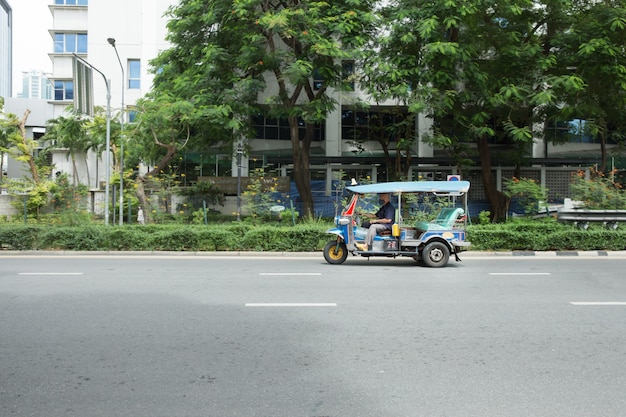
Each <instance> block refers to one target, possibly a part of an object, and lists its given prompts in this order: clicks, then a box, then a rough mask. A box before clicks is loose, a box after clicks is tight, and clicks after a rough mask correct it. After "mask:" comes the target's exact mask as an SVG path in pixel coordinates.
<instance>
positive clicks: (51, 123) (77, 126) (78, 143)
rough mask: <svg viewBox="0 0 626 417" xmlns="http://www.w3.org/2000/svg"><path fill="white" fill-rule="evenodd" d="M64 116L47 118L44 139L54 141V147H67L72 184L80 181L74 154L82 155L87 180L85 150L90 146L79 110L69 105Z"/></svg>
mask: <svg viewBox="0 0 626 417" xmlns="http://www.w3.org/2000/svg"><path fill="white" fill-rule="evenodd" d="M66 113H67V117H66V116H59V117H57V118H56V119H52V120H48V122H47V126H46V135H45V137H44V139H46V140H50V141H54V142H55V143H56V147H59V148H67V149H68V150H69V157H70V158H71V159H72V169H73V175H72V177H73V180H72V183H73V185H74V186H76V185H77V183H80V178H79V176H78V168H77V166H76V155H77V154H78V155H82V156H83V157H84V160H85V168H86V170H87V181H88V182H89V166H88V164H87V151H88V150H89V149H90V148H91V144H90V142H89V135H88V131H87V127H86V126H87V119H86V118H85V117H84V116H82V115H81V114H80V113H79V112H77V111H76V110H74V109H73V108H72V107H69V108H68V109H67V110H66Z"/></svg>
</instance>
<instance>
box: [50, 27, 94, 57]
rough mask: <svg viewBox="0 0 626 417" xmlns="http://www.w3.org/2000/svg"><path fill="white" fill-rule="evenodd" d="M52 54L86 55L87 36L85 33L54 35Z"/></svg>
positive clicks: (59, 33) (58, 33)
mask: <svg viewBox="0 0 626 417" xmlns="http://www.w3.org/2000/svg"><path fill="white" fill-rule="evenodd" d="M54 52H55V53H65V52H68V53H72V52H75V53H79V54H86V53H87V34H86V33H61V32H57V33H55V34H54Z"/></svg>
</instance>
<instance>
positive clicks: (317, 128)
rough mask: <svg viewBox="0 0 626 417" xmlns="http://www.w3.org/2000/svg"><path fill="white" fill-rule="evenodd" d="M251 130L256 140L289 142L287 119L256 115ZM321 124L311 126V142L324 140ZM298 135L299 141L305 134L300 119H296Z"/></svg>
mask: <svg viewBox="0 0 626 417" xmlns="http://www.w3.org/2000/svg"><path fill="white" fill-rule="evenodd" d="M251 123H252V129H253V130H254V132H256V138H257V139H267V140H291V130H290V129H289V121H288V120H287V118H280V119H276V118H272V117H269V116H268V117H266V116H265V115H264V114H263V113H258V114H256V115H254V116H253V117H252V118H251ZM323 126H324V124H323V123H316V124H315V125H314V126H313V140H314V141H322V140H324V134H325V129H324V128H323ZM298 134H299V137H300V140H302V139H304V137H305V134H306V123H304V120H302V119H301V118H299V119H298Z"/></svg>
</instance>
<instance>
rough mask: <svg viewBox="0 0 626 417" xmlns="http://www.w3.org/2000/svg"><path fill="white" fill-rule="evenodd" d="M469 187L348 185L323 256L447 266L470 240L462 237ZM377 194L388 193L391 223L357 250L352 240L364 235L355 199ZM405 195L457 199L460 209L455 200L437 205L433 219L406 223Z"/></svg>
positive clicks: (461, 183) (332, 260) (333, 259)
mask: <svg viewBox="0 0 626 417" xmlns="http://www.w3.org/2000/svg"><path fill="white" fill-rule="evenodd" d="M469 187H470V183H469V181H413V182H388V183H379V184H367V185H354V186H349V187H347V189H348V191H350V192H352V193H353V194H352V198H351V199H350V202H349V203H348V205H347V206H346V208H345V209H344V211H343V212H342V213H341V215H340V216H337V217H335V225H336V227H335V228H332V229H329V230H327V233H330V234H333V235H335V238H334V239H333V240H332V241H330V242H328V243H327V244H326V246H325V247H324V259H326V262H328V263H330V264H341V263H343V262H344V261H345V260H346V258H347V257H348V252H350V253H351V254H352V255H360V256H365V257H371V256H385V257H393V258H395V257H397V256H408V257H412V258H413V259H415V260H416V261H417V262H418V263H423V264H425V265H427V266H430V267H442V266H445V265H447V263H448V260H449V259H450V255H452V254H453V255H454V256H455V259H456V260H457V261H460V259H459V256H458V254H459V252H461V251H463V250H466V249H467V248H468V247H469V246H470V242H466V241H465V225H466V223H467V192H468V191H469ZM382 193H388V194H389V196H390V198H391V202H392V204H394V206H395V208H396V219H395V224H393V227H392V228H391V230H390V231H389V233H382V234H380V235H377V236H375V237H374V241H373V242H372V246H371V248H370V249H369V250H367V251H362V250H359V249H358V248H357V246H356V245H355V244H356V243H357V242H359V241H361V242H362V241H363V239H364V238H365V235H366V234H367V229H366V228H364V227H361V226H360V225H359V216H358V212H357V204H358V202H359V199H360V198H362V197H364V196H366V195H367V194H382ZM409 193H413V194H422V195H424V194H430V195H434V196H438V197H451V200H458V199H460V200H462V203H461V204H462V206H463V207H458V202H457V201H455V203H454V204H453V207H445V208H442V209H441V210H440V211H439V213H438V214H437V217H436V218H435V220H433V221H430V222H425V221H419V222H416V223H415V224H405V223H404V221H403V219H402V213H403V211H402V203H403V200H402V195H403V194H409ZM396 197H397V199H396ZM452 197H454V198H452Z"/></svg>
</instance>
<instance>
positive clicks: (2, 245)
mask: <svg viewBox="0 0 626 417" xmlns="http://www.w3.org/2000/svg"><path fill="white" fill-rule="evenodd" d="M38 230H39V228H37V227H34V226H24V225H13V224H6V225H2V226H0V249H5V250H32V249H36V248H37V239H36V236H37V231H38Z"/></svg>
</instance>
